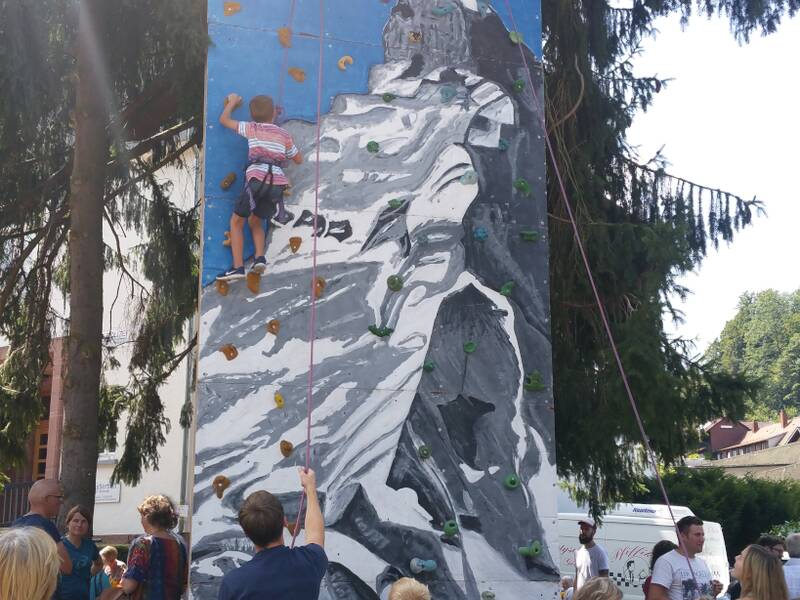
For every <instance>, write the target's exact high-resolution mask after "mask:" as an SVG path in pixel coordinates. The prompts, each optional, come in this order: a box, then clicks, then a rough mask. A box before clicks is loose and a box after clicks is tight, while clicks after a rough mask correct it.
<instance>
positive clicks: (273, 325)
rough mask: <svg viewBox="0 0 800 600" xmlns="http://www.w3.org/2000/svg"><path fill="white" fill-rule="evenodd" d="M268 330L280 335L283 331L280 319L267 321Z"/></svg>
mask: <svg viewBox="0 0 800 600" xmlns="http://www.w3.org/2000/svg"><path fill="white" fill-rule="evenodd" d="M267 331H269V332H270V333H271V334H272V335H278V333H280V331H281V322H280V321H278V319H272V320H271V321H270V322H269V323H267Z"/></svg>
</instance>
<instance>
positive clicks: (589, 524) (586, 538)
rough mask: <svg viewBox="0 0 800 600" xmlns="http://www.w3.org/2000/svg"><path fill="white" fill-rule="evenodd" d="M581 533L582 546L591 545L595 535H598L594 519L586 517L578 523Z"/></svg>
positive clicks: (579, 538) (579, 539) (579, 534)
mask: <svg viewBox="0 0 800 600" xmlns="http://www.w3.org/2000/svg"><path fill="white" fill-rule="evenodd" d="M578 527H579V533H578V541H579V542H580V543H581V544H584V545H586V544H591V543H592V541H593V540H594V534H595V533H597V523H596V522H595V520H594V519H593V518H592V517H585V518H583V519H581V520H580V521H578Z"/></svg>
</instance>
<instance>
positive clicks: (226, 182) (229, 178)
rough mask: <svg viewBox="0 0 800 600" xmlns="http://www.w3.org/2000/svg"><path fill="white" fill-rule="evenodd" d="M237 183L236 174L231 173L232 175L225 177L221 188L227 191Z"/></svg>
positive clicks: (220, 184) (220, 185)
mask: <svg viewBox="0 0 800 600" xmlns="http://www.w3.org/2000/svg"><path fill="white" fill-rule="evenodd" d="M235 181H236V173H234V172H233V171H231V172H230V173H228V174H227V175H225V178H224V179H223V180H222V181H220V182H219V187H221V188H222V189H223V190H227V189H229V188H230V187H231V186H232V185H233V183H234V182H235Z"/></svg>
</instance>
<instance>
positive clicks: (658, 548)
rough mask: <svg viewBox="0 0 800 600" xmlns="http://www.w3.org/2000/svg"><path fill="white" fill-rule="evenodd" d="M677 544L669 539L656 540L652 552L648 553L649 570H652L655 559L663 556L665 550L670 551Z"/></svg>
mask: <svg viewBox="0 0 800 600" xmlns="http://www.w3.org/2000/svg"><path fill="white" fill-rule="evenodd" d="M677 547H678V546H676V545H675V543H674V542H671V541H669V540H661V541H660V542H656V545H655V546H653V552H652V554H651V555H650V570H651V571H652V570H653V567H655V566H656V561H657V560H658V559H659V558H661V557H662V556H664V555H665V554H666V553H667V552H671V551H673V550H675V549H676V548H677Z"/></svg>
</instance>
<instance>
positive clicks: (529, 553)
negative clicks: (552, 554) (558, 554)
mask: <svg viewBox="0 0 800 600" xmlns="http://www.w3.org/2000/svg"><path fill="white" fill-rule="evenodd" d="M519 553H520V555H521V556H526V557H528V558H534V557H536V556H539V555H540V554H541V553H542V543H541V542H540V541H539V540H533V541H532V542H531V545H530V546H523V547H522V548H520V549H519Z"/></svg>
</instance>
